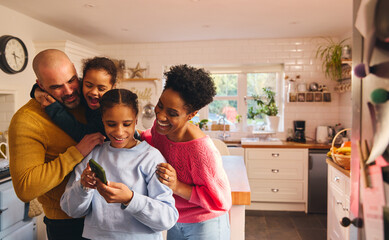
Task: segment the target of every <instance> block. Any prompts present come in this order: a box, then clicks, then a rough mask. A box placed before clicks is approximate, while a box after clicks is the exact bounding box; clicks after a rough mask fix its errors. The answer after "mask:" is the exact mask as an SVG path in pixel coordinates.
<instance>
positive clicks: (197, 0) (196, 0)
mask: <svg viewBox="0 0 389 240" xmlns="http://www.w3.org/2000/svg"><path fill="white" fill-rule="evenodd" d="M191 1H192V2H200V0H191Z"/></svg>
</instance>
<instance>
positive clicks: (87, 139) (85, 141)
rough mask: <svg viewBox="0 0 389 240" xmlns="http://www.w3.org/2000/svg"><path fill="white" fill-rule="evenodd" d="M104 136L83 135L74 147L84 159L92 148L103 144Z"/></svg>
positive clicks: (99, 134) (94, 134)
mask: <svg viewBox="0 0 389 240" xmlns="http://www.w3.org/2000/svg"><path fill="white" fill-rule="evenodd" d="M104 139H105V137H104V135H103V134H101V133H99V132H97V133H92V134H87V135H85V136H84V137H83V138H82V139H81V141H80V142H79V143H78V144H77V145H76V146H75V147H76V148H77V149H78V151H80V153H81V154H82V155H83V156H84V157H85V156H86V155H88V154H89V153H90V152H91V151H92V150H93V148H95V147H96V146H97V145H101V144H103V142H104Z"/></svg>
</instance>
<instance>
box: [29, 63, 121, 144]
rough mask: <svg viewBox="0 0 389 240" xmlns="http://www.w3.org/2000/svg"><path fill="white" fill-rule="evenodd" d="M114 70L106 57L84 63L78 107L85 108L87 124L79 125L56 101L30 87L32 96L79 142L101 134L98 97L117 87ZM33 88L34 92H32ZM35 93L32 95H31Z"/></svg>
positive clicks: (102, 130) (102, 131)
mask: <svg viewBox="0 0 389 240" xmlns="http://www.w3.org/2000/svg"><path fill="white" fill-rule="evenodd" d="M116 75H117V70H116V66H115V64H114V63H113V62H112V61H111V60H110V59H108V58H106V57H95V58H92V59H88V60H87V61H85V63H84V68H83V82H82V96H83V97H81V104H84V105H85V106H86V110H85V116H86V120H87V123H88V124H83V123H80V122H78V121H77V120H76V119H75V118H74V116H73V115H71V114H69V113H68V112H67V111H66V108H65V107H64V106H63V105H62V104H60V103H59V102H57V101H55V99H54V98H52V97H51V96H50V95H48V94H47V93H45V92H42V91H41V90H39V89H36V86H35V87H34V88H33V90H32V92H31V95H32V97H34V95H35V98H36V100H37V101H39V102H40V103H41V105H42V107H43V108H45V112H46V113H47V114H48V115H49V116H50V118H51V119H52V120H53V122H55V124H57V125H58V126H59V127H60V128H62V129H63V130H64V131H65V132H66V133H67V134H69V135H70V136H71V137H72V138H73V139H74V140H75V141H77V142H79V141H80V140H81V139H82V138H83V137H84V136H85V135H86V134H89V133H94V132H101V133H102V134H104V135H105V133H104V126H103V123H102V121H101V113H100V109H99V108H100V98H101V97H102V96H103V94H104V93H105V92H107V91H108V90H110V89H112V88H113V87H114V86H115V84H116V81H117V80H116ZM35 89H36V90H35ZM34 91H35V94H34Z"/></svg>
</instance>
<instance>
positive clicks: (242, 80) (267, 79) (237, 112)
mask: <svg viewBox="0 0 389 240" xmlns="http://www.w3.org/2000/svg"><path fill="white" fill-rule="evenodd" d="M204 68H205V69H207V70H208V71H210V72H211V74H212V77H213V79H214V81H215V85H216V91H217V95H216V96H215V98H214V101H213V102H212V103H210V104H209V105H208V106H207V107H205V108H204V109H202V110H201V111H200V112H199V116H198V119H199V120H200V119H208V120H209V121H212V122H220V120H221V119H222V118H225V122H226V124H229V125H230V129H231V130H238V129H236V127H240V128H246V127H247V126H253V127H255V128H257V129H261V126H265V124H266V121H265V119H264V116H259V117H256V118H255V119H247V113H248V109H249V108H250V107H256V103H255V101H254V100H253V98H252V97H251V96H252V95H261V94H262V93H263V88H265V87H270V88H272V89H273V91H275V92H276V98H277V106H278V108H279V115H280V116H281V123H282V122H283V120H282V119H283V111H282V110H283V104H282V103H283V99H282V98H283V89H284V88H283V81H282V77H283V65H281V64H276V65H274V64H273V65H261V66H242V67H225V68H221V67H218V68H215V67H204ZM239 116H241V118H240V123H239V124H236V123H237V122H238V118H239ZM279 131H283V124H280V128H279Z"/></svg>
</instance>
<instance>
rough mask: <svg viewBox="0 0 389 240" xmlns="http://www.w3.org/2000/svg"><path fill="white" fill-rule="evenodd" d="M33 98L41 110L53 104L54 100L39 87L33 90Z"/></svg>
mask: <svg viewBox="0 0 389 240" xmlns="http://www.w3.org/2000/svg"><path fill="white" fill-rule="evenodd" d="M34 96H35V100H37V101H38V102H39V103H40V104H41V107H42V108H43V109H44V108H46V107H47V106H49V105H50V104H52V103H54V102H55V99H54V98H53V97H52V96H50V95H49V94H48V93H47V92H45V91H43V90H42V89H41V88H39V87H37V88H36V89H35V92H34Z"/></svg>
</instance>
